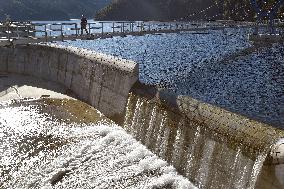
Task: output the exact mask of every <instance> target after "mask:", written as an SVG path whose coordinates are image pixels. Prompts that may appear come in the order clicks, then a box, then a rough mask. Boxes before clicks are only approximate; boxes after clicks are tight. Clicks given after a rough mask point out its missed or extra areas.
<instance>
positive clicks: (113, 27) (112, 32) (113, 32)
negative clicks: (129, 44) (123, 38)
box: [112, 22, 114, 33]
mask: <svg viewBox="0 0 284 189" xmlns="http://www.w3.org/2000/svg"><path fill="white" fill-rule="evenodd" d="M112 33H114V22H112Z"/></svg>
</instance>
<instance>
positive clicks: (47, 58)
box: [0, 45, 138, 121]
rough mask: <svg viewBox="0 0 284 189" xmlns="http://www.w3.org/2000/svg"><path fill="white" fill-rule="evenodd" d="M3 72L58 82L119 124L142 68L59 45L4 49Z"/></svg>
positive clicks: (130, 62)
mask: <svg viewBox="0 0 284 189" xmlns="http://www.w3.org/2000/svg"><path fill="white" fill-rule="evenodd" d="M0 63H1V64H0V71H1V72H9V73H18V74H26V75H31V76H35V77H38V78H42V79H46V80H50V81H55V82H58V83H60V84H63V85H64V86H65V87H67V88H69V89H70V90H72V91H73V92H74V93H75V94H76V95H77V97H78V98H79V99H80V100H83V101H84V102H87V103H88V104H90V105H92V106H94V107H95V108H97V109H99V110H100V111H101V112H102V113H104V114H105V115H106V116H108V117H110V118H112V119H114V120H115V121H119V120H118V119H119V118H120V117H123V116H122V115H123V113H124V109H125V104H126V101H127V98H128V93H129V90H130V88H131V86H132V85H133V84H134V83H135V82H136V81H137V80H138V65H137V64H136V63H134V62H132V61H127V60H122V59H117V58H114V57H111V56H107V55H104V54H100V53H94V52H91V51H87V50H83V49H78V48H66V47H62V46H58V45H56V46H55V45H50V46H46V45H25V46H17V47H16V48H4V47H1V53H0Z"/></svg>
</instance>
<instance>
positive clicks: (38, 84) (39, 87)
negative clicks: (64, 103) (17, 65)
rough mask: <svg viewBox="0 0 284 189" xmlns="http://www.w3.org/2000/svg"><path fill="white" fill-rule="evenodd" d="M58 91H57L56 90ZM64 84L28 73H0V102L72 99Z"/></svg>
mask: <svg viewBox="0 0 284 189" xmlns="http://www.w3.org/2000/svg"><path fill="white" fill-rule="evenodd" d="M55 91H56V92H55ZM71 96H73V97H74V94H72V92H71V91H70V92H69V91H68V89H67V88H66V87H64V86H63V85H60V84H57V83H55V82H51V81H47V80H43V79H39V78H34V77H31V76H26V75H19V74H9V73H5V72H2V73H0V102H3V101H8V100H19V99H24V98H26V99H29V98H35V99H38V98H41V97H45V98H46V97H48V98H57V99H63V98H64V99H72V98H73V97H71Z"/></svg>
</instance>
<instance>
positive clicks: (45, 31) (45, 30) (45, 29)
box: [44, 24, 47, 42]
mask: <svg viewBox="0 0 284 189" xmlns="http://www.w3.org/2000/svg"><path fill="white" fill-rule="evenodd" d="M44 35H45V42H47V28H46V24H44Z"/></svg>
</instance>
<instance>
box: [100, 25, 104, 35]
mask: <svg viewBox="0 0 284 189" xmlns="http://www.w3.org/2000/svg"><path fill="white" fill-rule="evenodd" d="M101 24H102V36H103V35H104V23H103V22H101Z"/></svg>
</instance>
